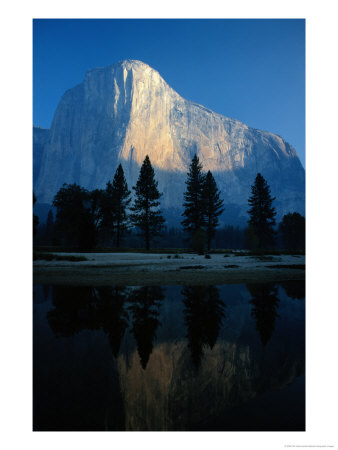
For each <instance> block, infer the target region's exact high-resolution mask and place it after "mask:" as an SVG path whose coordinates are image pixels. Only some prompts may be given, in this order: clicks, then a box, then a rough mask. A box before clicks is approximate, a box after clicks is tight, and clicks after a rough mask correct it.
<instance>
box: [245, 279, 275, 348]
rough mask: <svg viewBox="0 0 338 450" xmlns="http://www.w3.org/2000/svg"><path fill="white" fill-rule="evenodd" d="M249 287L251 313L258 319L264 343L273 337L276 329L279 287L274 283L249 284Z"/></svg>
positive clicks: (259, 331)
mask: <svg viewBox="0 0 338 450" xmlns="http://www.w3.org/2000/svg"><path fill="white" fill-rule="evenodd" d="M247 288H248V290H249V292H250V294H251V296H252V299H251V300H250V304H252V305H253V308H252V311H251V315H252V316H253V317H254V318H255V320H256V330H257V331H258V333H259V335H260V338H261V341H262V343H263V345H266V344H267V342H268V341H269V340H270V339H271V337H272V334H273V332H274V329H275V321H276V317H279V315H278V313H277V309H278V305H279V299H278V297H277V295H278V288H277V286H276V285H275V284H273V283H264V284H248V285H247Z"/></svg>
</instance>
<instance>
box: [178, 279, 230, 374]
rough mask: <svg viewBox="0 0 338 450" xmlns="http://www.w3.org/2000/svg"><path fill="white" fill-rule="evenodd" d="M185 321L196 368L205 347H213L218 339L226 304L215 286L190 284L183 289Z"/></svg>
mask: <svg viewBox="0 0 338 450" xmlns="http://www.w3.org/2000/svg"><path fill="white" fill-rule="evenodd" d="M182 295H183V297H184V298H183V303H184V305H185V309H184V322H185V324H186V326H187V332H188V334H187V338H188V341H189V343H188V346H189V348H190V351H191V358H192V360H193V363H194V365H195V367H196V369H198V368H199V366H200V364H201V360H202V357H203V353H204V352H203V348H204V347H205V346H206V345H208V346H209V347H210V349H212V348H213V347H214V345H215V343H216V341H217V338H218V334H219V330H220V327H221V325H222V320H223V318H224V307H225V304H224V302H223V301H222V300H220V298H219V291H218V289H217V288H216V287H215V286H205V287H204V286H188V287H185V288H184V289H183V290H182Z"/></svg>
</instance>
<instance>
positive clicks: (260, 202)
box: [248, 173, 276, 249]
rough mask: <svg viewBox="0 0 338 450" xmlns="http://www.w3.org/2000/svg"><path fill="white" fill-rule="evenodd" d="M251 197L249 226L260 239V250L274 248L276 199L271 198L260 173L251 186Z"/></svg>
mask: <svg viewBox="0 0 338 450" xmlns="http://www.w3.org/2000/svg"><path fill="white" fill-rule="evenodd" d="M251 194H252V195H251V196H250V197H249V200H248V203H249V206H250V209H249V210H248V213H249V215H250V219H249V225H251V227H252V229H253V231H254V233H255V235H256V236H257V238H258V247H259V248H261V249H262V248H269V247H273V246H274V244H275V230H274V225H275V224H276V220H275V216H276V211H275V208H274V207H273V206H272V202H273V201H274V200H275V197H271V194H270V187H269V185H268V183H267V182H266V180H265V179H264V178H263V177H262V175H261V174H260V173H258V174H257V176H256V179H255V183H254V185H253V186H251Z"/></svg>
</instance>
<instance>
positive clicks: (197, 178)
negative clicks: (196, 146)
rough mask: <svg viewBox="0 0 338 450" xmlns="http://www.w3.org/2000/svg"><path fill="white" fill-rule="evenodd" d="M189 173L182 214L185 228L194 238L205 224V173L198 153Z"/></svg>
mask: <svg viewBox="0 0 338 450" xmlns="http://www.w3.org/2000/svg"><path fill="white" fill-rule="evenodd" d="M187 175H188V179H187V181H186V182H185V184H186V185H187V190H186V192H185V193H184V203H183V207H184V212H183V214H182V215H183V216H184V217H185V219H184V220H183V221H182V222H181V223H182V225H183V228H184V230H185V231H187V232H188V233H189V234H190V235H191V237H192V238H194V236H196V234H197V233H199V231H200V230H201V228H202V227H203V226H204V225H205V215H204V198H203V185H204V175H203V173H202V164H201V163H200V161H199V158H198V156H197V155H195V156H194V157H193V159H192V161H191V164H190V168H189V172H188V174H187Z"/></svg>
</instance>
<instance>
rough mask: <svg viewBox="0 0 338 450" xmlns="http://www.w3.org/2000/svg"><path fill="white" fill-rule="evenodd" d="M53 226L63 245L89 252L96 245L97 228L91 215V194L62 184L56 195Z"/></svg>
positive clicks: (73, 185)
mask: <svg viewBox="0 0 338 450" xmlns="http://www.w3.org/2000/svg"><path fill="white" fill-rule="evenodd" d="M53 206H54V207H55V208H56V209H57V211H56V221H55V225H56V228H57V230H58V232H59V233H60V235H61V238H62V240H63V243H64V244H66V245H71V246H77V247H78V248H79V249H80V250H89V249H91V248H93V247H94V246H95V245H96V240H97V228H96V226H95V217H94V215H93V206H92V198H91V193H90V192H88V191H87V190H86V189H84V188H82V187H81V186H79V185H77V184H75V183H74V184H63V186H62V188H60V189H59V191H58V192H57V193H56V195H55V197H54V200H53Z"/></svg>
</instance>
